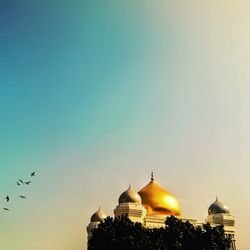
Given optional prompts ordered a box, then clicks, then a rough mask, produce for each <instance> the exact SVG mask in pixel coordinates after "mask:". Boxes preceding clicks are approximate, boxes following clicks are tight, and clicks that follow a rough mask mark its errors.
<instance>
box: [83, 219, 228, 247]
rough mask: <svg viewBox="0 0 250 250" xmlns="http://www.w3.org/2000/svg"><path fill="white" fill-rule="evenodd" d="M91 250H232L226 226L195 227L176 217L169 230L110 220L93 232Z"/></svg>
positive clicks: (167, 220)
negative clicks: (225, 230)
mask: <svg viewBox="0 0 250 250" xmlns="http://www.w3.org/2000/svg"><path fill="white" fill-rule="evenodd" d="M92 233H93V234H92V238H91V239H90V240H89V241H88V250H139V249H140V250H141V249H143V250H144V249H145V250H229V249H230V244H231V238H230V237H229V236H227V235H225V233H224V229H223V227H211V226H210V225H209V224H205V225H203V226H193V225H192V224H191V223H190V222H188V221H186V222H183V221H181V220H179V219H177V218H176V217H174V216H170V217H167V219H166V221H165V227H161V228H154V229H149V228H146V227H144V226H142V224H141V223H133V222H132V221H131V220H130V219H129V218H127V217H124V216H122V217H116V218H114V219H113V218H111V217H107V218H106V219H105V220H104V221H103V222H101V223H100V224H99V225H98V228H96V229H94V230H93V231H92Z"/></svg>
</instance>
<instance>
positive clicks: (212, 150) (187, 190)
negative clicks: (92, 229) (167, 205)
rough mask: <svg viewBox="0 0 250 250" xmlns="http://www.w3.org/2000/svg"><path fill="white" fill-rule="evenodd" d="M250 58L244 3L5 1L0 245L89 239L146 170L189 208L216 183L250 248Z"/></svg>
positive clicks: (77, 244)
mask: <svg viewBox="0 0 250 250" xmlns="http://www.w3.org/2000/svg"><path fill="white" fill-rule="evenodd" d="M249 69H250V2H249V1H248V0H245V1H244V0H238V1H233V0H221V1H218V0H209V1H199V0H189V1H186V0H181V1H175V0H172V1H167V0H164V1H163V0H162V1H149V0H143V1H132V0H127V1H119V0H115V1H94V0H91V1H90V0H70V1H66V0H43V1H34V0H22V1H18V0H0V116H1V123H0V152H1V153H0V194H1V197H2V198H1V200H0V205H1V208H2V207H4V206H6V202H5V201H4V197H5V195H6V194H9V195H10V197H11V202H10V204H9V207H10V209H11V210H10V211H9V212H5V211H2V212H0V249H4V250H34V249H35V250H44V249H46V250H69V249H70V250H80V249H84V248H85V246H86V237H87V236H86V226H87V224H88V223H89V219H90V216H91V215H92V213H93V212H95V211H96V210H97V209H98V207H99V206H102V208H103V210H104V211H105V212H106V213H107V214H108V215H112V214H113V209H114V208H115V206H116V205H117V200H118V197H119V195H120V194H121V193H122V192H123V191H124V190H125V189H127V187H128V185H129V184H131V185H132V186H133V188H134V189H136V190H139V189H141V188H142V187H143V186H144V185H146V184H147V183H148V181H149V179H150V172H151V170H154V172H155V179H156V180H157V181H158V182H159V183H160V184H161V185H162V186H163V187H165V188H166V189H168V190H169V191H170V192H171V193H172V194H173V195H175V197H176V198H177V199H178V200H179V202H180V204H181V207H182V211H183V215H184V216H188V217H193V218H197V219H199V220H200V221H204V219H205V217H206V215H207V208H208V206H209V205H210V204H211V203H212V202H213V201H214V200H215V196H216V194H217V195H218V196H219V199H220V200H221V201H224V202H225V203H226V204H227V205H228V207H229V208H230V210H231V213H232V214H233V215H235V217H236V228H237V238H236V239H237V247H238V249H240V250H249V249H250V239H249V223H250V220H249V219H250V217H249V211H250V198H249V194H248V192H249V190H250V182H249V179H250V168H249V164H250V154H249V153H250V132H249V127H250V70H249ZM33 170H34V171H37V176H36V177H35V178H34V180H33V182H32V183H31V184H32V185H31V186H30V187H22V188H20V189H18V187H17V186H16V183H15V182H16V179H18V178H23V179H29V175H30V173H31V171H33ZM19 194H25V195H27V196H28V198H29V199H27V200H25V201H23V200H19V199H17V198H15V197H16V196H18V195H19ZM12 199H13V200H12Z"/></svg>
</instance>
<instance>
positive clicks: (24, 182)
mask: <svg viewBox="0 0 250 250" xmlns="http://www.w3.org/2000/svg"><path fill="white" fill-rule="evenodd" d="M35 174H36V172H32V173H31V174H30V177H31V178H33V177H35ZM30 183H31V181H30V180H29V181H23V180H21V179H18V181H17V182H16V184H17V186H21V185H27V186H28V185H29V184H30ZM19 198H20V199H27V197H26V196H25V195H19ZM5 200H6V202H7V203H9V202H10V196H9V195H6V197H5ZM3 210H5V211H9V210H10V209H9V208H8V207H4V208H3Z"/></svg>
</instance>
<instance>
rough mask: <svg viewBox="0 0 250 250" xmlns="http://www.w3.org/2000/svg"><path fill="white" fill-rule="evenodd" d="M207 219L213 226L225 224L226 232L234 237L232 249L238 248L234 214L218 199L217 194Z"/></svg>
mask: <svg viewBox="0 0 250 250" xmlns="http://www.w3.org/2000/svg"><path fill="white" fill-rule="evenodd" d="M206 221H207V222H209V223H210V225H211V226H224V230H225V234H227V235H230V236H231V237H232V245H231V250H236V244H235V227H234V224H235V220H234V216H233V215H231V214H230V211H229V209H228V207H227V206H226V205H225V204H223V203H222V202H221V201H219V200H218V196H216V200H215V202H214V203H213V204H212V205H211V206H210V207H209V208H208V217H207V219H206Z"/></svg>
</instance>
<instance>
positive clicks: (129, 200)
mask: <svg viewBox="0 0 250 250" xmlns="http://www.w3.org/2000/svg"><path fill="white" fill-rule="evenodd" d="M118 202H119V204H118V206H117V207H116V208H115V210H114V215H115V217H118V216H124V215H125V216H128V218H129V219H130V220H131V221H133V222H140V223H142V224H143V220H144V217H145V216H146V213H147V211H146V209H145V208H144V206H143V205H142V204H141V197H140V195H139V194H138V193H137V192H136V191H134V190H133V189H132V188H131V186H130V185H129V188H128V189H127V190H126V191H125V192H123V193H122V194H121V195H120V197H119V200H118Z"/></svg>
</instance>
